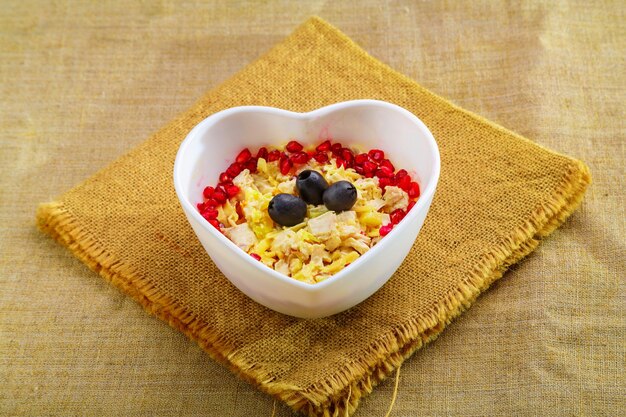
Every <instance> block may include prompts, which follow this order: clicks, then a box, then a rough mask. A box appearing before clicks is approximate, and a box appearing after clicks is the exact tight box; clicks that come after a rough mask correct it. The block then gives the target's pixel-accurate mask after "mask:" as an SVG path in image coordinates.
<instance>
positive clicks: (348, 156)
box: [341, 148, 354, 168]
mask: <svg viewBox="0 0 626 417" xmlns="http://www.w3.org/2000/svg"><path fill="white" fill-rule="evenodd" d="M341 157H342V158H343V160H344V161H346V164H347V165H346V166H347V167H348V168H352V167H353V166H354V154H353V153H352V151H351V150H350V149H348V148H343V149H342V150H341Z"/></svg>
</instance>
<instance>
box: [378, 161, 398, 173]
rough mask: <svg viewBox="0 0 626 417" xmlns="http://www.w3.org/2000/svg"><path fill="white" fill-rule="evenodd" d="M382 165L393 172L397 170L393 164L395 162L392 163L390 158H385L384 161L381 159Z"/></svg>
mask: <svg viewBox="0 0 626 417" xmlns="http://www.w3.org/2000/svg"><path fill="white" fill-rule="evenodd" d="M380 166H381V168H382V167H386V168H388V169H389V170H390V171H391V173H392V174H393V172H394V171H395V170H396V167H394V166H393V164H392V163H391V161H390V160H389V159H383V160H382V161H380Z"/></svg>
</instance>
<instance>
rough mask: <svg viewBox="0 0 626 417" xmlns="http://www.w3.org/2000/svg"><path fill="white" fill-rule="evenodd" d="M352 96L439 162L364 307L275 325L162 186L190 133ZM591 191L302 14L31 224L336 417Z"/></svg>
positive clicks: (580, 169)
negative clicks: (403, 119) (407, 115)
mask: <svg viewBox="0 0 626 417" xmlns="http://www.w3.org/2000/svg"><path fill="white" fill-rule="evenodd" d="M357 98H373V99H379V100H387V101H390V102H394V103H396V104H399V105H400V106H403V107H405V108H407V109H408V110H410V111H412V112H413V113H414V114H416V115H417V116H418V117H420V118H421V119H422V120H423V121H424V122H425V123H426V125H427V126H429V128H430V129H431V131H432V133H433V135H434V136H435V138H436V139H437V141H438V144H439V146H440V152H441V159H442V169H441V172H442V173H441V180H440V184H439V188H438V191H437V194H436V197H435V200H434V202H433V205H432V209H431V211H430V213H429V216H428V219H427V222H426V224H425V225H424V228H423V230H422V232H421V233H420V234H419V237H418V239H417V241H416V242H415V245H414V247H413V248H412V250H411V252H410V254H409V256H408V257H407V259H406V260H405V262H404V263H403V264H402V266H401V267H400V269H399V270H398V271H397V272H396V274H394V276H393V277H392V279H391V280H390V281H389V283H388V284H387V285H385V286H384V287H383V288H382V289H381V290H380V291H378V292H377V293H376V294H375V295H374V296H372V297H371V298H369V299H368V300H366V301H365V302H363V303H362V304H360V305H358V306H357V307H354V308H352V309H350V310H349V311H346V312H344V313H341V314H338V315H335V316H331V317H328V318H324V319H318V320H301V319H296V318H293V317H288V316H285V315H282V314H278V313H276V312H274V311H271V310H269V309H267V308H265V307H263V306H261V305H259V304H257V303H255V302H254V301H252V300H250V299H249V298H247V297H246V296H245V295H243V294H242V293H240V292H239V291H238V290H237V289H236V288H234V287H233V286H232V285H231V284H230V283H229V282H228V280H227V279H225V277H224V276H223V275H222V274H221V273H220V271H219V270H218V269H217V268H216V266H215V265H214V264H213V263H212V262H211V260H210V259H209V258H208V256H207V255H206V253H205V252H204V251H203V250H202V247H201V246H200V244H199V243H198V241H197V239H196V238H195V236H194V234H193V231H192V230H191V228H190V227H189V226H188V224H187V220H186V218H185V216H184V215H183V213H182V211H181V209H180V207H179V204H178V201H177V198H176V195H175V193H174V190H173V188H172V168H173V161H174V157H175V153H176V151H177V148H178V146H179V145H180V142H181V140H182V139H183V138H184V137H185V135H186V134H187V133H188V132H189V130H190V129H191V128H192V127H193V126H194V125H195V124H197V123H198V122H199V121H201V120H202V119H203V118H205V117H207V116H208V115H210V114H212V113H214V112H216V111H219V110H222V109H225V108H229V107H233V106H239V105H255V104H256V105H265V106H275V107H279V108H284V109H289V110H293V111H308V110H312V109H315V108H318V107H321V106H324V105H327V104H330V103H334V102H337V101H344V100H350V99H357ZM277 140H279V138H277ZM589 182H590V175H589V171H588V169H587V167H586V166H585V165H584V164H583V163H581V162H579V161H577V160H574V159H571V158H568V157H565V156H562V155H559V154H557V153H554V152H551V151H548V150H546V149H544V148H541V147H539V146H537V145H535V144H533V143H532V142H530V141H528V140H526V139H524V138H522V137H520V136H518V135H516V134H514V133H511V132H509V131H507V130H506V129H504V128H502V127H499V126H497V125H495V124H493V123H490V122H488V121H486V120H484V119H482V118H481V117H478V116H476V115H473V114H471V113H469V112H467V111H464V110H462V109H460V108H458V107H456V106H454V105H452V104H450V103H449V102H446V101H445V100H443V99H441V98H439V97H437V96H436V95H434V94H432V93H430V92H429V91H427V90H425V89H423V88H422V87H420V86H419V85H418V84H416V83H415V82H413V81H411V80H410V79H408V78H406V77H405V76H403V75H401V74H399V73H396V72H394V71H393V70H391V69H390V68H389V67H387V66H385V65H384V64H382V63H381V62H379V61H377V60H375V59H373V58H372V57H370V56H369V55H367V54H366V53H365V52H364V51H363V50H361V49H360V48H359V47H358V46H357V45H356V44H354V43H353V42H352V41H351V40H350V39H348V38H347V37H346V36H344V35H343V34H342V33H340V32H339V31H338V30H336V29H334V28H333V27H331V26H330V25H328V24H326V23H325V22H324V21H322V20H320V19H317V18H312V19H310V20H308V21H307V22H306V23H305V24H304V25H302V26H301V27H300V28H298V29H297V30H296V31H295V32H294V33H293V34H292V35H291V36H289V37H288V38H287V39H286V40H284V41H282V42H280V43H279V44H278V45H277V46H276V47H274V48H273V49H272V50H271V51H270V52H269V53H267V54H266V55H264V56H263V57H262V58H260V59H259V60H257V61H256V62H254V63H253V64H251V65H249V66H248V67H247V68H245V69H244V70H242V71H241V72H239V73H238V74H236V75H235V76H233V77H232V78H231V79H229V80H228V81H226V82H225V83H223V84H222V85H221V86H219V87H218V88H216V89H214V90H212V91H211V92H209V93H208V94H207V95H205V96H204V97H203V98H202V99H200V100H199V101H198V102H197V103H196V104H195V105H194V106H193V107H192V108H191V109H190V110H188V111H186V112H184V113H183V114H182V115H180V116H179V117H177V118H176V119H175V120H174V121H173V122H171V123H169V124H168V125H167V126H165V127H164V128H162V129H161V130H159V131H158V132H157V133H155V134H154V135H153V136H152V137H150V138H149V139H148V140H147V141H145V142H144V143H142V144H141V145H140V146H138V147H137V148H135V149H134V150H132V151H131V152H129V153H128V154H127V155H125V156H124V157H122V158H120V159H119V160H117V161H116V162H114V163H113V164H111V165H110V166H109V167H107V168H105V169H103V170H102V171H100V172H99V173H98V174H96V175H94V176H93V177H91V178H90V179H88V180H86V181H85V182H83V183H82V184H80V185H78V186H77V187H75V188H73V189H72V190H71V191H69V192H67V193H66V194H64V195H62V196H61V197H59V198H58V199H57V200H56V201H54V202H52V203H48V204H43V205H42V206H41V207H40V209H39V211H38V222H39V226H40V227H41V228H42V229H43V230H44V231H46V232H48V233H50V234H51V235H52V236H54V237H55V238H56V239H58V240H59V241H60V242H61V243H63V244H65V245H66V246H68V247H69V249H70V250H71V251H72V252H73V253H74V254H75V255H76V256H78V257H79V258H80V259H81V260H82V261H84V262H85V263H87V264H88V265H89V266H90V267H91V268H92V269H94V270H95V271H98V272H99V273H100V274H101V275H102V276H103V277H105V278H106V279H108V280H110V281H111V282H112V283H113V284H114V285H116V286H118V287H119V288H120V289H122V290H123V291H124V292H126V293H127V294H128V295H130V296H132V297H133V298H135V299H136V300H137V301H139V302H140V303H141V304H142V305H143V306H144V307H146V309H147V310H148V311H150V312H152V313H153V314H155V315H156V316H158V317H160V318H162V319H163V320H166V321H167V322H169V323H170V324H171V325H172V326H174V327H175V328H177V329H179V330H180V331H182V332H183V333H185V334H186V335H188V336H189V337H190V338H192V339H194V340H196V341H197V342H198V343H199V344H200V345H201V346H202V347H203V348H204V349H205V350H206V351H207V352H208V353H209V354H210V355H211V356H212V357H214V358H215V359H217V360H218V361H221V362H223V363H225V364H226V365H227V366H228V367H229V368H230V369H232V370H233V371H234V372H236V373H237V374H238V375H240V376H241V377H243V378H244V379H246V380H248V381H250V382H251V383H252V384H254V385H256V386H258V387H259V388H260V389H261V390H262V391H264V392H267V393H269V394H271V395H273V396H275V397H276V398H278V399H280V400H281V401H284V402H285V403H286V404H288V405H289V406H290V407H292V408H293V409H294V410H297V411H301V412H303V413H305V414H307V415H310V416H339V415H341V416H343V415H345V414H346V413H347V414H351V413H353V412H354V411H355V410H356V408H357V406H358V404H359V401H360V400H361V397H362V396H363V395H365V394H367V393H369V392H370V391H371V390H372V388H373V387H374V386H375V385H376V384H378V383H379V382H380V381H381V379H383V378H385V376H387V375H388V374H389V373H391V372H392V371H393V370H394V369H395V368H396V367H398V366H399V365H400V364H401V363H402V361H403V360H404V359H405V358H407V357H408V356H409V355H411V354H412V353H413V352H414V351H415V350H416V349H418V348H420V347H422V346H423V344H424V343H427V342H429V341H430V340H432V339H433V338H435V337H436V336H437V335H438V334H439V333H440V332H441V331H442V330H443V329H444V327H445V326H446V325H447V324H448V323H449V322H450V321H451V320H452V319H453V318H455V317H456V316H457V315H458V314H459V313H460V312H462V311H463V310H464V309H466V308H467V307H469V306H470V305H471V304H472V302H473V301H474V300H475V298H476V297H477V295H478V294H479V293H480V292H481V291H483V290H485V289H486V288H487V287H488V286H489V285H490V284H491V283H492V282H493V281H494V280H496V279H498V278H499V277H500V276H501V275H502V273H503V272H504V271H505V270H506V269H507V268H508V267H509V266H510V265H512V264H513V263H515V262H517V261H518V260H520V259H521V258H522V257H524V256H526V255H527V254H528V253H529V252H530V251H532V250H533V249H534V248H535V247H536V246H537V244H538V243H539V239H541V238H542V237H545V236H547V235H548V234H549V233H551V232H552V231H553V230H554V229H555V228H556V227H557V226H559V225H560V224H561V223H562V222H563V221H564V220H565V219H566V218H567V217H568V216H569V215H570V214H571V213H572V211H573V209H575V208H576V207H577V206H578V204H579V203H580V202H581V199H582V196H583V194H584V191H585V188H586V186H587V184H588V183H589Z"/></svg>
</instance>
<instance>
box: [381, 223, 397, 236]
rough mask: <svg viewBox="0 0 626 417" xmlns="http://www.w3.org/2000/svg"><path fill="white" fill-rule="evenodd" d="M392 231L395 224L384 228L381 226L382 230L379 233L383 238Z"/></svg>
mask: <svg viewBox="0 0 626 417" xmlns="http://www.w3.org/2000/svg"><path fill="white" fill-rule="evenodd" d="M391 229H393V224H391V223H390V224H386V225H384V226H380V229H378V233H379V234H380V235H381V236H387V235H388V234H389V232H391Z"/></svg>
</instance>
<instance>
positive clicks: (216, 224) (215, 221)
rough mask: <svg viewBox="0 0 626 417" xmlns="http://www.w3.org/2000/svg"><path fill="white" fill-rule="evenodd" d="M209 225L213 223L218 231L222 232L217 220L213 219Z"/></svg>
mask: <svg viewBox="0 0 626 417" xmlns="http://www.w3.org/2000/svg"><path fill="white" fill-rule="evenodd" d="M209 223H211V224H212V225H213V227H215V228H216V229H217V230H220V222H219V221H218V220H217V219H211V220H209Z"/></svg>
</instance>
